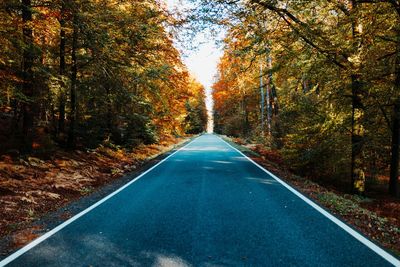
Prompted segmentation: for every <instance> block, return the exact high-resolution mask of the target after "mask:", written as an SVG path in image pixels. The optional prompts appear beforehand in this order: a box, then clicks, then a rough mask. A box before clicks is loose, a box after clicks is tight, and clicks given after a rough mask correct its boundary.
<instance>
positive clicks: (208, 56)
mask: <svg viewBox="0 0 400 267" xmlns="http://www.w3.org/2000/svg"><path fill="white" fill-rule="evenodd" d="M166 2H167V5H168V8H169V9H171V10H172V9H174V8H175V7H177V8H178V9H179V10H182V9H183V8H184V7H185V6H187V5H188V2H187V0H166ZM194 41H195V42H198V43H200V45H199V46H198V48H197V49H196V50H187V49H185V48H180V49H181V50H183V60H184V62H185V64H186V66H187V67H188V69H189V71H190V72H191V73H192V75H193V76H194V77H195V78H196V79H197V80H198V81H199V82H200V83H201V84H203V85H204V87H205V88H206V95H207V109H208V111H209V114H210V115H211V112H212V97H211V86H212V84H213V83H214V77H215V75H216V73H217V65H218V61H219V58H220V57H221V56H222V49H221V48H220V47H217V46H216V45H215V42H214V40H212V39H207V37H204V35H202V34H199V35H198V37H197V38H196V40H194ZM210 118H211V117H210ZM210 123H211V122H210ZM209 130H210V129H209Z"/></svg>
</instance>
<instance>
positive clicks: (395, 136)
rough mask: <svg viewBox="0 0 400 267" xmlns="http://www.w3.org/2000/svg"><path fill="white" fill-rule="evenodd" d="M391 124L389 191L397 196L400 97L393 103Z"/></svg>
mask: <svg viewBox="0 0 400 267" xmlns="http://www.w3.org/2000/svg"><path fill="white" fill-rule="evenodd" d="M392 124H393V125H392V156H391V159H390V180H389V193H390V195H392V196H395V197H397V196H399V146H400V99H398V100H397V102H396V103H395V105H394V110H393V122H392Z"/></svg>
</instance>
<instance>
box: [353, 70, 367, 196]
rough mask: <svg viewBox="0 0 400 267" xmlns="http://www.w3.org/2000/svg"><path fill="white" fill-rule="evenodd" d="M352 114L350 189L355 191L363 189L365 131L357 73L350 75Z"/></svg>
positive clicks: (360, 191)
mask: <svg viewBox="0 0 400 267" xmlns="http://www.w3.org/2000/svg"><path fill="white" fill-rule="evenodd" d="M351 82H352V85H351V87H352V88H351V91H352V115H351V129H352V130H351V189H352V191H353V192H355V193H363V192H364V191H365V170H364V167H363V160H362V149H363V145H364V139H365V136H364V135H365V133H364V127H363V124H362V121H363V118H364V106H363V104H362V101H361V90H362V85H361V82H360V79H359V77H358V75H352V76H351Z"/></svg>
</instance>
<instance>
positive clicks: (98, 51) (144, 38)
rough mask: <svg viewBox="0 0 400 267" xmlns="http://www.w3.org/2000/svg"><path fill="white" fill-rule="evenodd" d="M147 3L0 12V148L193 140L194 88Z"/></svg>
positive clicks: (198, 119) (201, 109)
mask: <svg viewBox="0 0 400 267" xmlns="http://www.w3.org/2000/svg"><path fill="white" fill-rule="evenodd" d="M177 23H178V22H177V21H175V20H174V18H173V16H171V14H169V13H168V11H167V10H166V8H165V6H164V4H163V3H162V2H160V1H157V0H133V1H132V0H129V1H128V0H122V1H121V0H118V1H117V0H111V1H95V0H73V1H66V0H57V1H47V0H4V1H2V2H1V3H0V33H1V37H0V46H1V50H0V114H1V118H0V120H1V127H0V143H1V144H0V147H1V150H2V151H3V152H4V151H7V150H10V149H14V148H18V149H20V150H21V151H24V152H31V151H32V150H33V149H36V150H38V149H47V148H48V147H49V146H54V145H55V144H58V145H60V146H64V147H68V148H74V147H76V146H77V145H83V146H91V147H92V146H96V145H98V144H99V143H101V142H103V141H104V140H109V141H111V142H113V143H115V144H119V145H136V144H139V143H151V142H156V141H157V138H158V137H159V136H162V135H169V134H176V135H180V134H184V133H185V132H190V133H194V132H201V131H203V130H204V128H205V125H206V120H207V118H206V116H205V115H204V114H205V96H204V88H203V87H201V86H200V85H199V84H198V83H197V82H195V81H194V80H192V79H191V78H190V77H189V74H188V72H187V70H186V67H185V66H184V65H183V63H182V61H181V58H180V55H179V52H178V51H177V50H176V49H175V48H174V46H173V42H172V36H171V32H173V31H171V30H169V29H172V28H173V27H175V24H177Z"/></svg>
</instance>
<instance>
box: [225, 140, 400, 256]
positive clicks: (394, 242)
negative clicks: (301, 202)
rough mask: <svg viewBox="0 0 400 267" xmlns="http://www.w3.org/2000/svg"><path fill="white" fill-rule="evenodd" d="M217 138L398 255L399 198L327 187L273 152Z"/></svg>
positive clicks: (399, 245)
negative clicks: (291, 167) (296, 171)
mask: <svg viewBox="0 0 400 267" xmlns="http://www.w3.org/2000/svg"><path fill="white" fill-rule="evenodd" d="M221 137H222V138H223V139H224V140H225V141H227V142H229V143H230V144H232V145H233V146H235V147H236V148H237V149H239V150H240V151H241V152H243V153H244V154H246V155H247V156H248V157H250V158H252V159H253V160H254V161H255V162H257V163H258V164H260V165H261V166H263V167H265V168H266V169H268V170H269V171H271V172H272V173H274V174H276V175H277V176H279V177H280V178H281V179H282V180H284V181H285V182H287V183H289V184H290V185H292V186H293V187H295V188H296V189H297V190H299V191H300V192H302V193H303V194H305V195H306V196H308V197H309V198H311V199H312V200H314V201H315V202H317V203H319V204H320V205H321V206H322V207H324V208H326V209H327V210H329V211H330V212H331V213H332V214H334V215H336V216H337V217H339V218H341V219H342V220H343V221H345V222H346V223H348V224H349V225H351V226H352V227H353V228H355V229H357V230H358V231H360V232H361V233H363V234H364V235H365V236H367V237H369V238H370V239H371V240H373V241H375V242H377V243H378V244H380V245H381V246H382V247H384V248H386V249H388V250H389V251H391V252H393V254H395V255H397V256H400V201H399V200H396V199H391V198H376V199H375V198H367V197H361V196H358V195H350V194H345V193H342V192H340V191H337V190H334V189H331V188H329V189H328V188H326V187H324V186H323V185H320V184H318V183H316V182H313V181H310V180H308V179H305V178H303V177H300V176H297V175H294V174H293V173H291V172H290V170H288V168H287V167H285V164H284V162H283V161H282V159H281V157H279V155H278V154H277V152H276V151H271V150H268V149H266V148H265V147H263V146H261V145H255V144H246V143H245V142H244V141H243V140H241V139H237V138H229V137H227V136H221Z"/></svg>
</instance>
